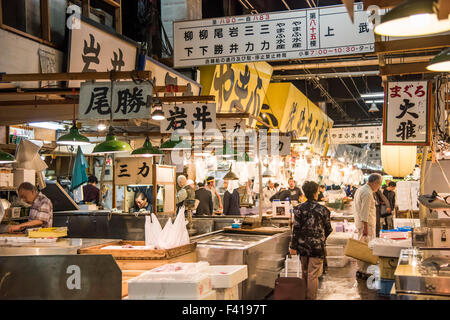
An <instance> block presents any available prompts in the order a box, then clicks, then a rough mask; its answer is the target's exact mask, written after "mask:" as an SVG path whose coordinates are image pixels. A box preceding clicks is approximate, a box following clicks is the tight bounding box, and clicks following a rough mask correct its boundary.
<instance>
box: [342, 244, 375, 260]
mask: <svg viewBox="0 0 450 320" xmlns="http://www.w3.org/2000/svg"><path fill="white" fill-rule="evenodd" d="M344 254H345V255H346V256H348V257H352V258H355V259H358V260H361V261H364V262H367V263H370V264H377V261H378V257H377V256H374V255H373V253H372V250H370V249H369V246H368V244H367V243H365V242H362V241H358V240H355V239H348V242H347V246H346V247H345V252H344Z"/></svg>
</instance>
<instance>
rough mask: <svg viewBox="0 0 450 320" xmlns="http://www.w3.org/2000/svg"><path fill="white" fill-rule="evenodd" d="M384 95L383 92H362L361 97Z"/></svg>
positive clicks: (379, 96)
mask: <svg viewBox="0 0 450 320" xmlns="http://www.w3.org/2000/svg"><path fill="white" fill-rule="evenodd" d="M381 97H384V92H374V93H364V94H362V95H361V98H381Z"/></svg>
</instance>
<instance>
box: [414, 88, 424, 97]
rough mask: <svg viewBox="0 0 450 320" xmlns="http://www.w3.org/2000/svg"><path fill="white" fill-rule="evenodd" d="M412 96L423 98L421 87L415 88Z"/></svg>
mask: <svg viewBox="0 0 450 320" xmlns="http://www.w3.org/2000/svg"><path fill="white" fill-rule="evenodd" d="M414 94H415V95H416V96H417V97H423V96H424V95H425V91H424V90H423V86H417V88H416V91H415V92H414Z"/></svg>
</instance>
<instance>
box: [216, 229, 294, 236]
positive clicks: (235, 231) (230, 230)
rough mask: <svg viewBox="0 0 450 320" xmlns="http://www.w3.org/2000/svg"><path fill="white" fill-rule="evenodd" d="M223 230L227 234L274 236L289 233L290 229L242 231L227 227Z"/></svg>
mask: <svg viewBox="0 0 450 320" xmlns="http://www.w3.org/2000/svg"><path fill="white" fill-rule="evenodd" d="M223 230H224V231H225V232H229V233H247V234H264V235H273V234H277V233H283V232H286V231H289V228H273V227H260V228H254V229H242V228H232V227H225V228H223Z"/></svg>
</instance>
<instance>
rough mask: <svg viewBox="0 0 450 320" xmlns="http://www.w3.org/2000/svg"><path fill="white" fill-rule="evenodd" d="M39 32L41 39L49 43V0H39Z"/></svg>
mask: <svg viewBox="0 0 450 320" xmlns="http://www.w3.org/2000/svg"><path fill="white" fill-rule="evenodd" d="M41 31H42V39H44V40H46V41H49V42H50V41H51V35H50V4H49V0H41Z"/></svg>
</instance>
